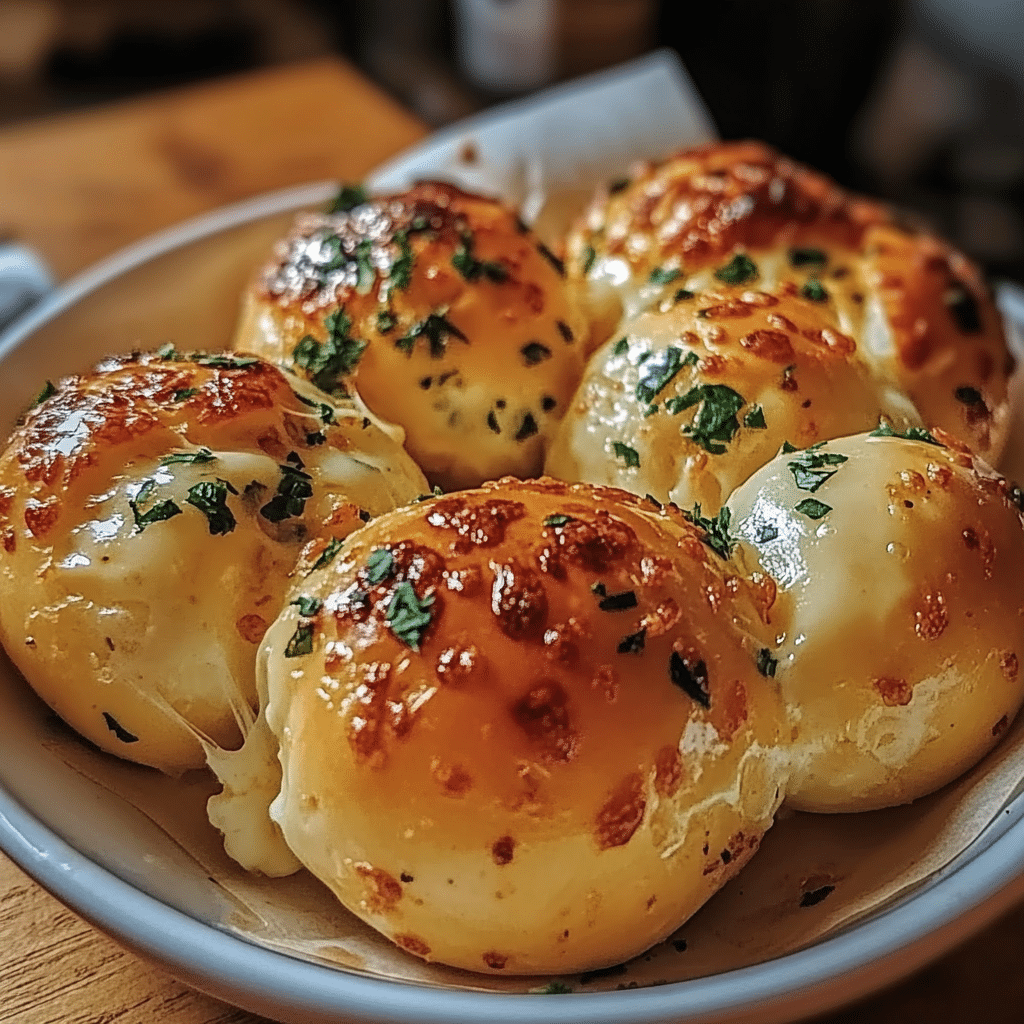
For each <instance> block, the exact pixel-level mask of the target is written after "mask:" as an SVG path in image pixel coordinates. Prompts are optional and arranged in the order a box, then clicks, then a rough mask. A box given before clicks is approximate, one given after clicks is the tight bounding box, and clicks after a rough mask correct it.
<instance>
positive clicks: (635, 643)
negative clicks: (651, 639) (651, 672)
mask: <svg viewBox="0 0 1024 1024" xmlns="http://www.w3.org/2000/svg"><path fill="white" fill-rule="evenodd" d="M646 642H647V628H646V627H644V628H643V629H639V630H637V631H636V632H635V633H630V634H629V635H628V636H624V637H623V638H622V639H621V640H620V641H619V646H618V647H617V648H616V651H617V652H618V653H619V654H639V653H640V652H641V651H642V650H643V649H644V644H645V643H646Z"/></svg>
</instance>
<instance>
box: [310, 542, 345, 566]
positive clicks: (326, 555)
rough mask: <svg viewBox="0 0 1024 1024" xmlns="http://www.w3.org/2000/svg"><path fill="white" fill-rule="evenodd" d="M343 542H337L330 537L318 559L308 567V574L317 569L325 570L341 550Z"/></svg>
mask: <svg viewBox="0 0 1024 1024" xmlns="http://www.w3.org/2000/svg"><path fill="white" fill-rule="evenodd" d="M343 543H344V542H343V541H340V540H338V538H337V537H332V538H331V539H330V540H329V541H328V542H327V547H325V548H324V549H323V551H322V552H321V553H320V557H319V558H318V559H317V560H316V561H315V562H314V563H313V565H312V566H311V567H310V570H309V571H310V572H316V570H317V569H326V568H327V566H329V565H330V564H331V562H333V561H334V559H335V558H336V557H337V555H338V552H339V551H340V550H341V549H342V546H343Z"/></svg>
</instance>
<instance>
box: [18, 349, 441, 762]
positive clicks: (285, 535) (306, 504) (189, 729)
mask: <svg viewBox="0 0 1024 1024" xmlns="http://www.w3.org/2000/svg"><path fill="white" fill-rule="evenodd" d="M311 394H312V395H313V396H316V397H309V395H311ZM321 397H322V396H319V395H318V394H317V392H316V391H315V389H313V388H310V387H309V386H308V385H307V384H305V383H304V382H301V381H298V380H294V381H290V380H289V379H287V378H286V376H285V375H284V374H283V373H282V372H281V371H280V370H278V369H277V368H276V367H273V366H271V365H270V364H269V363H265V362H263V361H261V360H258V359H256V358H253V357H248V358H242V357H235V356H232V355H230V354H228V355H224V354H217V355H210V356H202V355H200V356H196V357H195V359H194V360H192V359H187V358H185V357H182V356H180V355H178V354H177V353H175V352H173V351H170V350H168V351H166V352H165V353H164V354H163V355H162V356H161V355H141V356H135V357H125V358H112V359H109V360H107V361H106V362H104V363H102V364H101V365H100V366H99V367H97V368H96V369H95V370H94V371H93V372H91V373H87V374H84V375H82V376H80V377H70V378H68V379H66V380H64V381H61V382H60V384H59V386H58V387H57V388H56V389H55V392H54V393H53V394H52V395H51V396H50V397H48V398H47V399H46V400H45V401H43V402H42V404H41V405H39V406H38V407H37V408H35V409H33V410H31V411H30V412H29V413H28V415H27V417H26V419H25V422H24V424H23V426H21V427H20V428H19V429H18V430H17V431H16V432H15V434H14V436H13V437H12V439H11V441H10V442H9V444H8V445H7V447H6V449H5V450H4V452H3V454H2V456H0V539H2V543H0V639H2V641H3V644H4V646H5V647H6V649H7V651H8V653H9V654H10V656H11V658H12V660H13V661H14V663H15V664H16V665H17V667H18V668H19V669H20V670H21V672H22V674H23V675H24V676H25V678H26V679H27V680H28V681H29V682H30V683H31V684H32V686H33V687H34V688H35V690H36V691H37V692H38V693H39V695H40V696H41V697H42V698H43V699H44V700H45V701H46V702H47V703H48V704H49V705H50V706H51V707H52V708H53V709H54V710H55V711H56V712H57V713H58V714H59V715H60V716H61V717H62V718H64V720H65V721H67V722H68V723H69V724H70V725H71V726H73V727H74V728H75V729H76V730H77V731H78V732H80V733H81V734H82V735H83V736H85V737H87V738H88V739H90V740H91V741H92V742H93V743H95V744H96V745H97V746H99V747H101V748H103V749H104V750H107V751H110V752H111V753H114V754H117V755H118V756H120V757H124V758H127V759H129V760H132V761H137V762H139V763H142V764H148V765H153V766H155V767H158V768H160V769H162V770H164V771H166V772H170V773H172V774H176V773H178V772H181V771H184V770H185V769H187V768H191V767H195V766H197V765H200V764H202V763H203V750H202V745H201V742H200V741H201V740H203V739H208V740H209V741H211V742H213V743H215V744H219V745H221V746H232V745H237V744H238V743H239V742H240V731H239V727H240V725H244V724H245V723H246V722H247V721H248V720H250V719H251V717H252V712H251V710H250V706H251V705H253V704H254V703H255V686H254V681H253V669H254V664H255V660H256V650H257V646H258V644H259V642H260V640H261V639H262V638H263V634H264V632H265V631H266V628H267V625H268V624H269V623H271V622H273V620H274V619H275V618H276V616H277V614H278V612H279V611H280V608H281V603H282V601H283V598H284V594H285V590H286V588H287V585H288V577H289V574H290V573H291V571H292V568H293V566H294V563H295V559H296V557H297V555H298V552H299V551H300V549H301V547H302V545H303V544H304V543H305V542H306V541H307V540H308V539H309V538H310V537H311V536H315V535H317V534H318V533H319V532H321V531H326V532H328V533H329V534H331V535H336V536H344V535H346V534H347V533H349V532H351V530H353V529H355V528H356V527H358V526H361V525H362V523H363V520H364V519H366V518H368V517H369V516H370V515H376V514H378V513H380V512H384V511H387V510H389V509H392V508H394V507H395V506H396V504H399V503H400V502H404V501H408V500H410V499H411V498H412V497H414V496H415V495H416V494H417V493H421V492H422V490H423V489H424V487H425V486H426V482H425V480H424V479H423V476H422V474H421V473H420V472H419V471H418V470H417V469H416V467H415V465H414V464H413V463H412V461H411V460H410V459H409V457H408V456H407V455H406V454H405V452H403V451H402V449H401V448H400V447H399V445H398V444H397V443H396V442H394V441H392V440H391V439H390V438H389V437H388V436H387V435H386V434H385V433H384V432H383V431H382V430H381V429H380V428H379V427H378V426H377V425H376V424H374V423H373V422H372V421H371V420H370V418H369V417H367V416H365V415H364V413H363V412H362V411H360V410H358V409H356V408H355V407H354V406H352V405H351V404H349V405H348V406H344V405H341V404H335V403H330V404H328V403H324V402H322V401H321Z"/></svg>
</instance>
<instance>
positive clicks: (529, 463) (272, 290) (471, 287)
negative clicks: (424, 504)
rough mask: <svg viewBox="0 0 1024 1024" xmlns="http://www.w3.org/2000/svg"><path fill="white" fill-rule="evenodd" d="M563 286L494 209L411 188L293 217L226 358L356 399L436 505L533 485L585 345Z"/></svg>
mask: <svg viewBox="0 0 1024 1024" xmlns="http://www.w3.org/2000/svg"><path fill="white" fill-rule="evenodd" d="M563 275H564V269H563V267H562V264H561V262H560V261H559V260H558V259H557V258H556V257H555V256H554V255H553V254H552V253H551V252H550V251H549V250H548V249H547V248H546V247H545V246H544V245H543V243H541V241H540V240H539V239H538V238H537V237H536V236H535V235H533V233H532V232H531V231H530V230H529V229H528V228H527V227H526V226H525V225H524V224H523V223H522V222H521V221H520V220H519V219H518V218H517V217H516V216H515V214H514V213H513V212H512V211H511V210H510V209H508V208H507V207H505V206H503V205H502V204H501V203H499V202H497V201H496V200H492V199H486V198H484V197H481V196H475V195H470V194H468V193H465V192H462V191H460V190H459V189H457V188H455V187H454V186H451V185H445V184H441V183H429V182H428V183H423V184H420V185H417V186H415V187H414V188H412V189H410V190H409V191H408V192H405V193H402V194H400V195H395V196H389V197H382V198H376V199H371V200H367V201H365V202H362V203H359V204H357V205H355V206H354V207H353V208H352V209H350V210H347V211H343V212H339V213H335V214H305V215H302V216H300V217H299V218H298V220H297V221H296V223H295V226H294V228H293V230H292V232H291V234H290V235H289V236H288V237H287V238H286V239H285V240H284V241H283V242H282V243H281V244H280V246H279V247H278V250H277V252H276V255H275V259H274V261H273V262H272V263H271V264H270V265H269V266H268V267H267V268H266V269H265V270H264V272H263V273H262V275H261V276H260V278H259V280H258V281H257V282H256V283H255V284H254V286H253V287H252V288H251V289H250V291H249V293H248V295H247V296H246V299H245V308H244V311H243V316H242V321H241V324H240V326H239V329H238V332H237V335H236V340H235V346H236V348H239V349H243V350H247V351H252V352H257V353H259V354H260V355H263V356H265V357H267V358H269V359H274V360H277V361H278V362H280V363H283V364H284V365H286V366H288V367H289V368H292V369H294V370H295V371H296V372H297V373H302V374H304V375H306V376H307V377H309V379H310V380H312V381H313V383H315V384H316V385H317V386H319V387H321V388H323V389H325V390H327V391H329V392H335V391H337V390H339V389H342V390H343V389H345V388H354V389H355V390H356V391H358V393H359V395H360V396H361V398H362V399H363V400H364V401H365V402H366V404H367V406H368V407H369V408H370V409H372V410H373V412H374V413H376V414H377V415H378V416H380V417H381V418H382V419H384V420H386V421H388V422H390V423H394V424H397V425H399V426H401V427H402V428H403V429H404V430H405V432H406V447H407V448H408V450H409V452H410V453H411V454H412V456H413V457H414V458H415V459H416V461H417V463H418V464H419V465H420V466H421V468H422V469H423V470H424V472H425V473H426V475H427V477H428V478H429V479H430V481H431V483H434V484H439V485H440V486H441V487H443V488H444V489H445V490H452V489H455V488H460V487H472V486H476V485H478V484H480V483H482V482H483V481H484V480H489V479H494V478H496V477H498V476H502V475H504V474H507V473H511V474H515V475H517V476H523V477H526V476H535V475H536V474H537V473H539V472H540V469H541V465H542V463H543V459H544V452H545V450H546V447H547V444H548V442H549V440H550V438H551V436H552V434H553V433H554V429H555V426H556V425H557V423H558V420H559V419H560V418H561V417H562V415H563V414H564V412H565V410H566V408H567V406H568V402H569V398H570V397H571V395H572V393H573V390H574V389H575V387H576V384H577V382H578V381H579V377H580V375H581V373H582V370H583V361H584V358H585V350H586V345H587V340H588V333H589V332H588V327H587V323H586V321H585V320H584V318H583V317H582V314H581V313H580V311H579V309H578V308H577V306H576V304H575V302H574V301H573V299H572V298H571V296H570V294H569V292H568V290H567V289H566V287H565V282H564V280H563Z"/></svg>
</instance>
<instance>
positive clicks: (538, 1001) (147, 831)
mask: <svg viewBox="0 0 1024 1024" xmlns="http://www.w3.org/2000/svg"><path fill="white" fill-rule="evenodd" d="M331 193H332V186H331V185H328V184H324V185H314V186H309V187H306V188H301V189H293V190H290V191H287V192H281V193H275V194H273V195H270V196H266V197H264V198H261V199H257V200H254V201H251V202H247V203H243V204H240V205H238V206H234V207H231V208H228V209H226V210H223V211H220V212H217V213H214V214H211V215H209V216H206V217H202V218H199V219H197V220H194V221H191V222H188V223H186V224H184V225H182V226H180V227H177V228H175V229H173V230H170V231H167V232H164V233H162V234H160V235H157V236H155V237H153V238H151V239H149V240H147V241H145V242H143V243H141V244H139V245H136V246H133V247H132V248H130V249H128V250H125V251H124V252H122V253H120V254H118V255H117V256H115V257H113V258H111V259H109V260H107V261H105V262H104V263H102V264H101V265H99V266H98V267H96V268H95V269H93V270H91V271H89V272H87V273H85V274H83V275H82V276H80V277H78V278H76V279H75V280H74V281H72V282H71V283H69V284H68V285H66V286H65V287H64V288H62V289H61V290H60V291H58V292H56V293H55V294H53V295H51V296H50V297H49V298H48V299H46V300H44V301H43V303H42V304H41V305H40V306H38V307H37V308H36V309H35V310H34V311H33V312H32V313H31V314H29V315H28V316H27V317H26V318H24V319H23V320H22V321H21V322H20V323H19V324H18V325H17V326H16V327H15V328H14V329H13V330H11V331H9V332H8V333H7V334H6V335H5V336H4V337H3V338H2V339H0V410H2V416H0V419H2V421H3V422H2V423H0V427H2V428H3V430H4V431H5V432H6V431H7V430H9V429H10V427H11V425H12V424H13V422H14V419H15V417H16V415H17V413H18V412H19V411H20V410H21V409H22V408H23V407H24V406H25V405H26V404H27V403H28V402H29V401H30V399H31V397H32V396H33V395H34V394H36V393H38V391H39V387H40V384H41V382H42V381H44V380H46V379H47V378H50V379H54V378H56V377H58V376H60V375H61V374H64V373H69V372H73V371H76V370H80V369H83V368H86V367H87V366H89V365H90V364H92V363H93V362H94V361H95V360H97V359H98V358H99V357H101V356H103V355H105V354H107V353H109V352H112V351H118V350H126V349H130V348H135V347H141V348H151V347H156V346H158V345H159V344H161V343H162V342H164V341H166V340H168V339H169V338H180V339H186V338H187V344H188V347H194V348H220V347H223V346H224V345H225V344H226V343H227V341H228V339H229V336H230V332H231V327H232V325H233V322H234V317H235V313H236V308H237V296H238V295H239V294H240V291H241V289H242V287H243V285H244V283H245V281H246V280H247V278H248V277H249V275H250V274H251V272H252V269H253V266H254V263H255V262H256V261H258V259H259V254H260V253H261V252H263V251H265V250H266V247H267V246H268V245H269V244H270V242H271V241H272V240H273V239H274V238H275V237H276V236H277V235H278V234H279V233H280V232H281V230H282V228H283V227H284V225H285V224H286V222H287V221H288V218H289V214H290V212H291V211H293V210H295V209H298V208H301V207H306V206H310V205H316V204H319V203H321V202H323V201H324V200H325V199H326V198H327V197H328V196H329V195H330V194H331ZM1014 302H1019V299H1017V298H1016V297H1015V296H1014V295H1012V294H1011V295H1009V296H1008V297H1006V301H1005V302H1004V307H1005V306H1006V305H1007V303H1009V305H1010V306H1012V305H1013V303H1014ZM1018 426H1019V425H1018ZM1020 433H1021V432H1020V430H1019V429H1018V430H1017V435H1018V436H1017V451H1018V452H1019V451H1024V443H1022V438H1021V437H1020ZM55 730H57V732H59V726H56V725H55V724H54V721H53V716H52V715H50V714H49V713H48V712H47V710H46V709H45V708H44V707H43V706H42V705H41V703H40V702H39V701H37V700H36V699H35V697H34V696H33V695H32V694H31V693H30V692H29V690H28V688H27V686H26V685H25V684H24V682H23V681H22V680H21V679H20V677H18V675H17V673H16V672H15V671H14V670H13V668H12V667H11V666H10V663H9V662H8V661H7V660H6V658H2V659H0V750H2V751H3V754H2V756H0V847H2V848H3V850H4V852H6V853H7V855H8V856H10V857H11V858H12V859H13V860H14V861H15V862H16V863H18V864H19V865H20V866H21V867H22V868H23V869H24V870H25V871H26V872H28V874H30V875H31V876H32V877H33V878H35V879H36V880H37V881H38V882H39V883H40V884H41V885H43V886H44V887H45V888H46V889H48V890H49V891H50V892H52V893H53V894H54V895H55V896H57V897H58V898H59V899H61V900H62V901H63V902H64V903H66V904H67V905H68V906H70V907H71V908H72V909H73V910H75V911H77V912H78V913H79V914H81V915H82V916H83V917H85V918H86V919H87V920H89V921H91V922H92V923H93V924H95V925H96V926H97V927H99V928H101V929H103V930H104V931H106V932H108V933H109V934H110V935H112V936H114V937H115V938H116V939H118V940H119V941H121V942H122V943H124V944H125V945H126V946H128V947H130V948H132V949H133V950H135V951H136V952H138V953H139V954H141V955H143V956H145V957H148V958H150V959H152V960H155V961H156V962H158V963H159V964H160V965H162V966H163V967H164V968H166V969H167V970H168V971H169V972H171V973H172V974H174V975H176V976H177V977H179V978H181V979H182V980H183V981H185V982H186V983H188V984H190V985H193V986H195V987H196V988H199V989H202V990H203V991H205V992H207V993H209V994H211V995H213V996H217V997H219V998H221V999H224V1000H227V1001H228V1002H232V1003H235V1004H237V1005H238V1006H241V1007H244V1008H246V1009H248V1010H251V1011H254V1012H257V1013H261V1014H264V1015H266V1016H268V1017H271V1018H274V1019H276V1020H280V1021H284V1022H289V1024H290V1022H294V1024H311V1022H317V1021H332V1022H337V1021H339V1020H344V1021H347V1022H352V1024H384V1022H388V1024H428V1022H429V1024H478V1022H479V1021H483V1020H486V1021H488V1022H491V1024H541V1022H565V1024H570V1022H571V1024H668V1022H670V1021H671V1022H674V1024H679V1022H684V1021H686V1022H695V1021H704V1022H712V1021H714V1022H719V1021H722V1022H724V1021H742V1020H756V1021H758V1022H759V1024H771V1022H774V1021H784V1020H792V1019H795V1018H797V1017H800V1016H804V1015H807V1014H810V1013H815V1012H821V1011H824V1010H827V1009H829V1008H832V1007H834V1006H837V1005H839V1004H840V1003H843V1002H846V1001H848V1000H851V999H854V998H856V997H859V996H862V995H864V994H866V993H868V992H869V991H871V990H873V989H876V988H878V987H880V986H882V985H885V984H887V983H890V982H892V981H894V980H895V979H897V978H899V977H901V976H903V975H905V974H907V973H909V972H910V971H912V970H914V969H915V968H917V967H919V966H920V965H922V964H923V963H925V962H926V961H928V960H930V959H932V958H934V957H936V956H938V955H939V954H941V953H943V952H944V951H946V950H947V949H949V948H950V947H951V946H953V945H954V944H955V943H956V942H958V941H961V940H963V939H964V938H965V937H966V936H967V935H969V934H970V933H971V932H973V931H975V930H977V929H979V928H981V927H982V926H984V925H985V924H986V923H987V922H989V921H990V920H992V919H993V918H994V917H995V916H996V915H997V914H998V913H999V912H1000V911H1001V910H1003V909H1005V908H1006V907H1008V906H1009V905H1010V904H1011V903H1012V902H1013V901H1014V900H1016V899H1018V898H1019V897H1021V896H1022V895H1024V877H1022V869H1024V799H1022V798H1020V797H1017V798H1015V799H1014V800H1012V801H1011V802H1010V803H1009V804H1008V805H1007V806H1006V807H1005V809H1004V811H1003V813H1001V814H1000V815H999V817H998V819H997V820H996V821H995V822H994V823H993V824H991V825H990V826H989V827H988V828H987V829H986V830H985V832H984V833H983V834H982V836H981V837H980V838H979V839H978V840H977V841H976V842H975V843H974V844H973V845H972V846H971V847H969V848H968V849H967V850H966V851H964V852H963V853H962V854H961V855H960V856H959V857H958V858H957V859H956V860H954V861H953V862H952V863H951V864H949V865H948V866H947V867H946V868H944V869H943V870H941V871H940V872H939V873H938V874H936V875H934V876H933V877H932V878H930V879H929V880H928V881H927V882H925V883H924V884H922V885H921V886H920V887H919V888H917V889H916V890H915V891H913V892H912V893H911V894H909V895H907V896H905V897H904V898H902V899H900V900H899V901H897V902H895V903H894V904H891V905H889V906H887V907H886V908H885V909H884V910H883V911H881V912H878V913H875V914H874V915H872V916H870V917H867V918H864V919H862V920H860V921H858V922H857V923H855V924H854V925H852V926H850V927H847V928H846V929H845V930H844V931H842V932H840V933H839V934H836V935H834V936H832V937H830V938H828V939H826V940H824V941H820V942H818V943H817V944H815V945H813V946H811V947H809V948H806V949H803V950H801V951H799V952H796V953H792V954H789V955H786V956H782V957H779V958H777V959H775V960H772V961H770V962H767V963H763V964H760V965H757V966H753V967H745V968H742V969H739V970H733V971H729V972H726V973H721V974H717V975H715V976H712V977H705V978H700V979H696V980H691V981H685V982H679V983H674V984H668V985H661V986H658V987H652V988H647V989H633V990H627V991H614V990H613V991H605V992H593V993H574V994H568V995H559V996H557V997H555V996H552V995H543V996H541V995H522V994H506V993H492V992H474V991H471V990H468V989H458V988H443V987H437V986H433V985H414V984H408V983H400V982H394V981H387V980H383V979H381V978H379V977H373V976H370V975H367V974H360V973H359V972H356V971H352V970H344V969H338V968H332V967H328V966H323V965H320V964H317V963H310V962H305V961H303V960H300V959H297V958H295V957H293V956H290V955H286V954H284V953H279V952H274V951H272V950H269V949H266V948H261V947H259V946H256V945H253V944H251V943H250V942H247V941H245V940H244V939H243V938H240V937H239V936H238V935H237V934H235V933H233V932H232V931H231V930H230V928H229V926H228V919H229V916H230V900H228V899H226V897H225V893H224V892H223V890H221V889H219V888H218V887H217V886H216V885H214V884H212V883H211V882H210V881H209V879H208V878H206V877H205V874H204V873H203V872H202V871H201V870H199V869H198V866H197V865H196V863H195V862H193V861H191V859H190V858H189V857H187V856H185V855H184V854H182V853H181V851H180V850H179V849H178V848H177V847H176V846H175V844H173V843H171V842H170V841H169V840H168V838H167V836H166V835H165V834H164V833H163V832H162V831H161V830H160V829H159V828H157V827H156V826H155V825H154V824H153V822H151V821H150V820H148V819H147V818H146V817H145V815H143V814H140V813H138V812H137V811H135V810H134V809H132V808H130V807H128V806H127V805H125V804H124V803H123V802H122V801H121V800H119V799H118V798H116V797H114V796H112V795H111V794H110V793H109V792H108V791H106V790H105V789H103V788H102V787H100V786H98V785H96V784H95V783H94V782H92V781H90V779H89V778H88V777H86V776H85V775H83V774H81V773H80V772H77V771H74V770H72V769H71V768H69V767H68V765H67V764H66V763H64V761H63V760H62V759H61V758H60V757H58V756H56V755H55V753H54V751H53V749H52V743H50V742H48V739H49V740H52V738H53V736H54V735H55Z"/></svg>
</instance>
